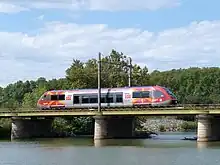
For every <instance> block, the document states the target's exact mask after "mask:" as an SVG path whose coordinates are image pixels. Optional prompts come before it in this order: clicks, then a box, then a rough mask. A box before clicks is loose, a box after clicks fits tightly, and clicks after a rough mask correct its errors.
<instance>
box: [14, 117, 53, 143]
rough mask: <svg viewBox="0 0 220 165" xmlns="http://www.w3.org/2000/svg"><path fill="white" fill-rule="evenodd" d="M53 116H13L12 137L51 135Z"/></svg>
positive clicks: (23, 137)
mask: <svg viewBox="0 0 220 165" xmlns="http://www.w3.org/2000/svg"><path fill="white" fill-rule="evenodd" d="M52 122H53V119H52V118H41V119H39V118H34V117H31V118H20V117H13V118H12V127H11V139H12V140H13V139H25V138H36V137H50V136H51V135H52V132H51V128H52Z"/></svg>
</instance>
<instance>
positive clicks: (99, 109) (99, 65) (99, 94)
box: [98, 52, 101, 112]
mask: <svg viewBox="0 0 220 165" xmlns="http://www.w3.org/2000/svg"><path fill="white" fill-rule="evenodd" d="M98 112H101V53H100V52H99V57H98Z"/></svg>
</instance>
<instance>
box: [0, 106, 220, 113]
mask: <svg viewBox="0 0 220 165" xmlns="http://www.w3.org/2000/svg"><path fill="white" fill-rule="evenodd" d="M211 109H215V110H218V109H219V110H220V104H178V105H170V106H164V107H163V106H160V107H157V106H155V107H146V106H135V107H103V108H101V110H102V111H111V110H112V111H147V110H149V111H156V110H160V111H161V110H211ZM60 111H62V112H69V111H74V112H88V111H97V108H72V109H62V108H60V109H58V108H56V109H50V110H39V109H37V108H21V107H18V108H0V112H1V113H9V112H23V113H30V112H60Z"/></svg>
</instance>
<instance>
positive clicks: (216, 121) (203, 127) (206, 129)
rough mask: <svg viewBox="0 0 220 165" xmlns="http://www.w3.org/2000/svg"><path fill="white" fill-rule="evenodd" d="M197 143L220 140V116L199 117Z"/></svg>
mask: <svg viewBox="0 0 220 165" xmlns="http://www.w3.org/2000/svg"><path fill="white" fill-rule="evenodd" d="M197 121H198V128H197V141H198V142H208V141H219V140H220V116H213V115H198V116H197Z"/></svg>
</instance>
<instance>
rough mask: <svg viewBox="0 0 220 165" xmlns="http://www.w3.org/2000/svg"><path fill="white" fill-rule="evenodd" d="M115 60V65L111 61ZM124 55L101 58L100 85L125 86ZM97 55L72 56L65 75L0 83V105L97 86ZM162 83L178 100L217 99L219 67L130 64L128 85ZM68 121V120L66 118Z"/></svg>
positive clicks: (23, 104)
mask: <svg viewBox="0 0 220 165" xmlns="http://www.w3.org/2000/svg"><path fill="white" fill-rule="evenodd" d="M112 63H117V64H119V65H114V64H112ZM127 64H128V61H127V57H126V55H124V54H123V53H119V52H117V51H115V50H112V52H111V53H110V54H109V55H108V56H105V57H103V58H102V75H101V80H102V87H122V86H128V67H126V65H127ZM97 77H98V76H97V59H89V60H88V61H86V62H82V61H80V60H78V59H74V60H73V62H72V65H71V66H70V67H69V68H67V69H66V77H65V78H60V79H52V80H46V79H45V78H42V77H41V78H39V79H38V80H36V81H33V80H30V81H25V82H22V81H18V82H16V83H14V84H9V85H8V86H7V87H5V88H1V87H0V107H1V108H3V107H5V108H6V107H9V108H16V107H26V108H28V107H36V103H37V100H38V99H39V97H40V96H41V95H42V94H43V93H44V92H45V91H47V90H51V89H73V88H97ZM141 85H162V86H166V87H168V88H170V89H171V90H172V91H173V92H174V93H175V94H176V96H177V98H178V100H179V103H189V104H190V103H193V104H195V103H203V104H204V103H207V104H212V103H220V99H219V96H220V68H217V67H212V68H189V69H172V70H169V71H164V72H160V71H157V70H155V71H153V72H152V73H149V71H148V68H147V66H145V67H143V68H141V67H140V66H139V65H138V64H133V72H132V86H141ZM70 123H72V122H70Z"/></svg>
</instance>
